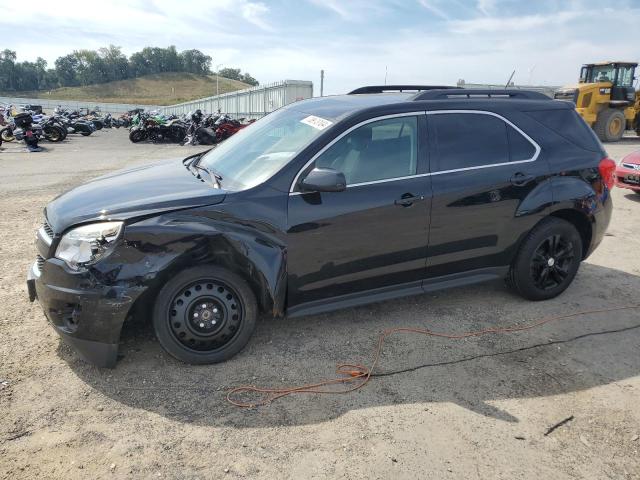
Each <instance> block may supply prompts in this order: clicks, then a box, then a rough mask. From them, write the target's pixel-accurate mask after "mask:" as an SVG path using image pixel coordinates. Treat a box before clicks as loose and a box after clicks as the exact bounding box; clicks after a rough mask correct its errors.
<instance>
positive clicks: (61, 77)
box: [55, 53, 80, 87]
mask: <svg viewBox="0 0 640 480" xmlns="http://www.w3.org/2000/svg"><path fill="white" fill-rule="evenodd" d="M78 63H79V62H78V59H77V58H76V56H75V55H74V54H72V53H71V54H69V55H65V56H64V57H58V58H57V59H56V62H55V65H56V76H57V77H58V84H59V85H60V86H63V87H75V86H76V85H79V84H80V82H79V81H78V73H77V70H78Z"/></svg>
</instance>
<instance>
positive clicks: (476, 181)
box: [426, 111, 551, 278]
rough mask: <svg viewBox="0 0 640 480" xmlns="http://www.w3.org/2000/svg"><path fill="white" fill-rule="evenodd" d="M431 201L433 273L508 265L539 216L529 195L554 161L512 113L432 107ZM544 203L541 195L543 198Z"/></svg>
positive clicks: (430, 264) (429, 266)
mask: <svg viewBox="0 0 640 480" xmlns="http://www.w3.org/2000/svg"><path fill="white" fill-rule="evenodd" d="M427 119H428V128H429V134H430V136H429V145H430V146H431V147H432V150H431V151H432V154H431V155H430V159H431V162H430V169H431V175H432V177H431V178H432V189H433V204H432V212H431V228H430V238H429V251H428V260H427V275H426V276H427V278H434V277H442V276H446V275H455V274H459V273H461V272H468V271H478V272H479V273H481V272H482V271H483V269H484V270H487V272H488V273H491V271H492V270H495V267H504V266H506V265H508V264H509V263H510V261H511V258H512V257H513V255H514V253H515V248H516V246H517V244H518V241H519V239H520V238H521V236H522V235H523V234H524V232H526V231H528V230H529V229H530V228H531V227H532V226H533V225H534V224H535V223H536V222H537V221H538V219H539V218H541V215H542V213H541V212H524V211H523V210H522V205H523V202H524V201H525V200H526V199H527V198H531V197H532V196H534V195H543V196H544V195H546V196H548V202H549V203H550V202H551V191H550V190H545V189H543V188H541V185H542V184H543V182H544V180H545V179H546V178H548V175H549V167H548V164H547V162H546V161H544V159H541V158H540V147H539V146H538V145H537V144H536V143H535V142H534V141H533V140H532V139H531V138H530V137H529V136H528V135H526V134H525V133H524V132H523V131H522V130H521V129H519V128H518V127H517V126H516V125H515V124H513V123H512V122H510V121H508V120H507V119H506V118H504V117H502V116H500V115H498V114H495V113H492V112H480V111H433V112H428V115H427ZM540 203H543V202H542V201H539V202H538V204H540Z"/></svg>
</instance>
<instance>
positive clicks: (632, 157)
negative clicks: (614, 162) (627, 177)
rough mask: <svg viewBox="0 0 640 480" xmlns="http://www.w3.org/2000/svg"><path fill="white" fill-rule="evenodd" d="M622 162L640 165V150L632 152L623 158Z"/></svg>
mask: <svg viewBox="0 0 640 480" xmlns="http://www.w3.org/2000/svg"><path fill="white" fill-rule="evenodd" d="M622 163H629V164H631V165H640V150H638V151H636V152H631V153H630V154H629V155H627V156H626V157H624V158H623V159H622Z"/></svg>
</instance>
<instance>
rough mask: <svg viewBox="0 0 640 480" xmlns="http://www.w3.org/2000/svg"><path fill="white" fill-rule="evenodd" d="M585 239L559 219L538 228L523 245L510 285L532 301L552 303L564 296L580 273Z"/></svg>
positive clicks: (572, 227) (510, 276) (511, 274)
mask: <svg viewBox="0 0 640 480" xmlns="http://www.w3.org/2000/svg"><path fill="white" fill-rule="evenodd" d="M581 261H582V238H581V237H580V234H579V233H578V231H577V230H576V228H575V227H574V226H573V225H572V224H571V223H569V222H567V221H565V220H562V219H559V218H551V217H550V218H547V219H545V220H543V221H542V222H540V223H539V224H538V225H536V226H535V227H534V228H533V230H531V232H529V234H528V235H527V238H526V239H525V240H524V242H523V243H522V245H521V247H520V250H519V251H518V255H517V256H516V260H515V261H514V262H513V265H512V266H511V270H510V272H509V283H510V285H511V286H512V287H513V288H514V290H515V291H516V292H518V293H519V294H520V295H521V296H523V297H524V298H526V299H529V300H536V301H537V300H548V299H550V298H554V297H556V296H558V295H560V294H561V293H562V292H564V291H565V290H566V289H567V287H568V286H569V285H570V284H571V282H572V281H573V279H574V278H575V276H576V273H578V268H579V267H580V262H581Z"/></svg>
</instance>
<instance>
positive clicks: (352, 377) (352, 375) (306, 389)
mask: <svg viewBox="0 0 640 480" xmlns="http://www.w3.org/2000/svg"><path fill="white" fill-rule="evenodd" d="M639 307H640V305H629V306H624V307H612V308H603V309H599V310H584V311H581V312H574V313H568V314H565V315H555V316H552V317H546V318H543V319H542V320H540V321H538V322H535V323H530V324H527V325H522V326H513V327H505V328H488V329H486V330H478V331H475V332H463V333H441V332H434V331H431V330H428V329H426V328H407V327H397V328H389V329H387V330H384V331H383V332H382V333H381V334H380V336H379V337H378V344H377V346H376V348H375V350H374V354H373V361H372V362H371V366H370V367H367V366H366V365H360V364H350V363H341V364H339V365H338V366H337V367H336V374H337V375H338V377H337V378H333V379H327V380H322V381H320V382H317V383H309V384H306V385H301V386H298V387H283V388H261V387H255V386H253V385H244V386H241V387H236V388H233V389H231V390H230V391H229V392H228V393H227V401H229V403H231V404H233V405H235V406H236V407H242V408H252V407H259V406H262V405H267V404H269V403H271V402H273V401H274V400H277V399H279V398H282V397H286V396H288V395H292V394H294V393H296V394H297V393H316V394H327V393H328V394H344V393H349V392H353V391H355V390H358V389H360V388H362V387H364V386H365V385H366V384H367V383H369V380H371V376H372V374H373V372H374V370H375V369H376V367H377V365H378V361H379V360H380V355H381V353H382V347H383V346H384V342H385V340H386V338H387V337H390V336H391V335H393V334H396V333H418V334H421V335H428V336H431V337H441V338H449V339H452V340H461V339H463V338H469V337H480V336H482V335H488V334H492V333H493V334H496V333H514V332H522V331H523V330H531V329H533V328H536V327H540V326H542V325H545V324H547V323H550V322H555V321H559V320H565V319H567V318H573V317H578V316H582V315H590V314H595V313H608V312H616V311H620V310H632V309H636V308H639ZM331 385H345V386H346V388H343V389H342V390H339V389H327V388H325V387H329V386H331ZM247 393H249V394H250V393H254V394H258V395H262V397H263V398H262V399H261V400H259V401H257V402H253V403H250V402H243V401H240V400H236V399H234V397H236V398H237V397H238V396H239V395H241V394H247Z"/></svg>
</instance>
